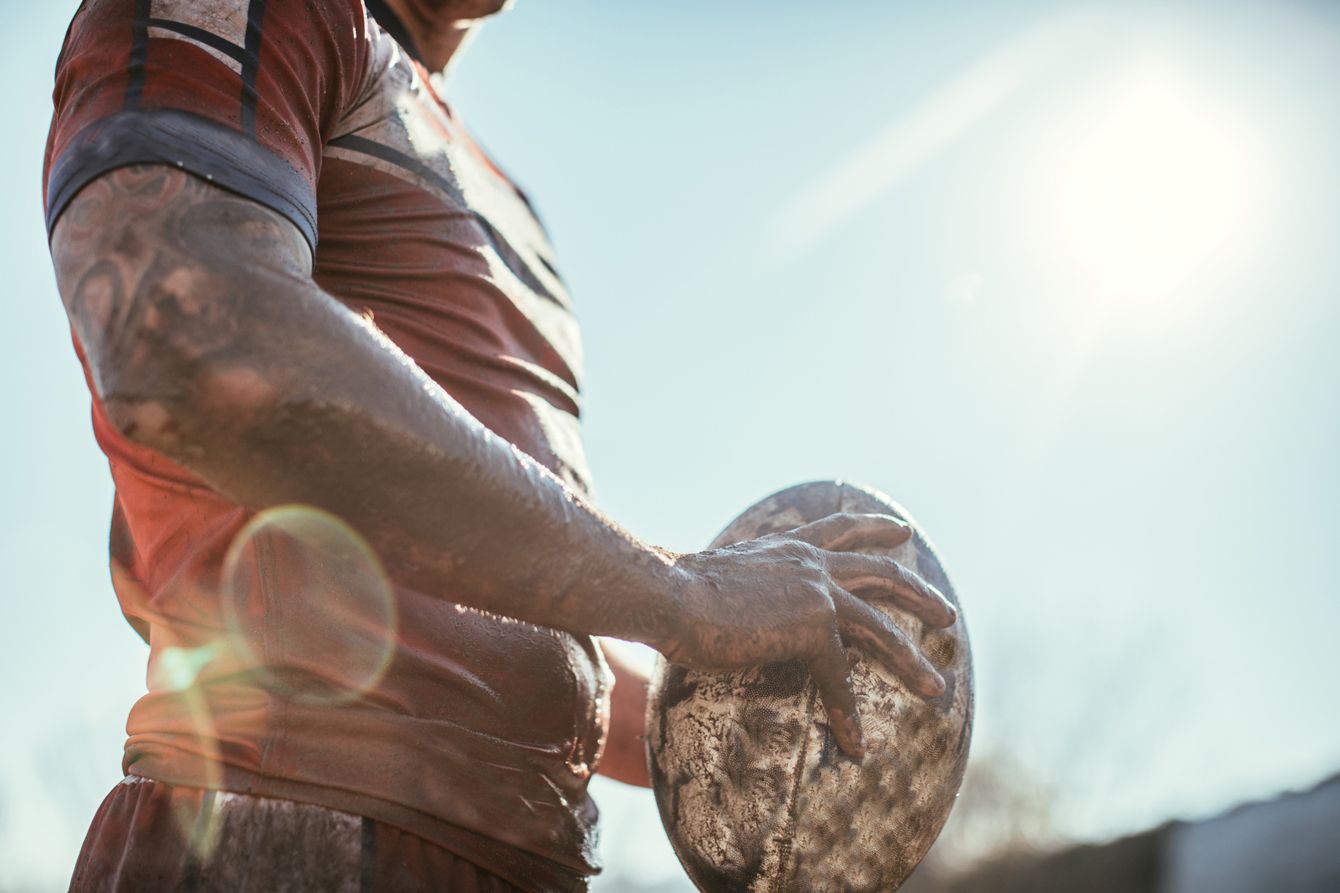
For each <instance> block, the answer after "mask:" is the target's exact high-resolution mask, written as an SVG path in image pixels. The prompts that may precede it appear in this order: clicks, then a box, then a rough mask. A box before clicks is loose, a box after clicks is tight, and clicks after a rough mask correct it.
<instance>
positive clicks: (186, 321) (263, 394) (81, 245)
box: [52, 166, 674, 641]
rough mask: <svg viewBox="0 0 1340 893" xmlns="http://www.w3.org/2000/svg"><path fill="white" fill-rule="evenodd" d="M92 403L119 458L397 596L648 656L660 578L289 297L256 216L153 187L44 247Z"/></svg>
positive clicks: (329, 304)
mask: <svg viewBox="0 0 1340 893" xmlns="http://www.w3.org/2000/svg"><path fill="white" fill-rule="evenodd" d="M52 248H53V256H54V259H55V264H56V270H57V279H58V283H59V286H60V290H61V294H62V296H63V299H64V301H65V304H66V308H67V311H68V313H69V315H70V318H71V321H72V324H73V326H74V330H75V334H76V336H77V338H78V339H79V341H80V343H81V345H82V347H83V349H84V353H85V356H86V358H87V360H88V364H89V368H90V372H91V375H92V378H93V382H94V386H95V388H96V390H97V392H98V396H99V397H100V399H101V400H102V402H103V405H104V407H105V409H106V410H107V414H108V416H109V418H110V419H111V420H112V421H113V423H114V424H115V425H116V426H117V427H118V429H119V430H120V431H121V432H122V433H123V434H124V435H125V436H126V437H129V438H131V439H132V440H135V441H138V442H140V443H142V444H144V445H146V446H149V447H151V448H153V449H155V450H158V451H160V452H162V453H165V454H166V455H168V456H169V457H171V458H173V459H174V460H176V461H177V462H179V463H181V464H183V465H185V466H186V467H187V468H189V469H191V470H192V471H193V472H195V473H196V474H198V475H199V476H200V477H202V478H203V479H204V480H206V481H207V482H208V483H210V484H211V485H212V486H214V487H215V488H216V489H218V490H219V491H220V492H222V493H224V494H226V495H227V496H229V497H230V498H233V499H235V500H237V501H238V502H240V503H242V504H244V505H248V506H251V507H253V508H258V509H259V508H264V507H267V506H272V505H276V504H280V503H285V502H303V503H308V504H312V505H316V506H319V507H321V508H324V509H327V510H329V511H332V512H334V513H336V514H338V515H340V516H342V517H344V518H346V519H347V520H349V521H350V522H351V523H353V524H354V526H355V527H357V528H358V529H359V530H361V531H362V532H363V533H364V535H365V536H367V537H368V539H369V541H370V542H371V543H372V544H373V546H374V547H375V548H376V549H377V550H378V552H379V553H380V554H381V555H382V557H383V559H384V560H385V562H386V563H387V565H388V567H389V568H390V569H392V571H393V573H394V574H395V575H396V576H398V578H399V579H400V580H401V581H402V582H405V583H410V584H414V585H417V586H419V587H420V588H423V589H425V591H439V592H443V593H450V596H451V598H452V599H453V600H455V601H460V602H463V603H466V604H471V605H474V606H476V607H481V608H485V609H488V610H492V611H496V612H498V613H502V614H508V615H511V616H515V617H519V618H522V619H526V620H532V621H534V622H537V623H542V624H545V625H549V626H554V627H559V628H564V629H569V630H573V631H578V632H586V633H607V634H610V635H616V636H621V637H624V638H634V639H640V640H643V641H659V640H662V639H664V638H665V636H666V624H667V623H668V622H669V620H668V618H669V615H668V613H667V607H668V601H669V600H670V599H672V598H673V596H672V592H673V588H674V587H673V586H672V585H671V576H672V568H671V566H670V562H669V560H668V556H667V555H666V554H665V553H662V552H660V551H659V550H655V549H653V548H651V547H649V546H647V545H645V544H643V543H640V542H638V541H636V540H635V539H634V538H632V537H631V536H629V535H628V534H626V533H624V532H623V531H621V530H619V529H618V528H617V527H615V526H614V525H612V524H611V523H610V522H608V521H607V520H605V519H604V518H602V517H601V516H600V515H599V514H598V513H596V512H595V511H594V509H592V508H591V507H590V506H588V505H587V504H585V503H584V502H582V501H581V500H579V499H577V498H576V497H574V496H573V494H572V493H571V492H570V491H568V490H567V489H566V488H565V487H564V486H563V485H562V483H561V482H560V481H559V480H558V479H557V478H556V477H554V476H553V475H552V474H550V473H549V472H548V471H546V470H545V469H543V468H541V467H540V466H539V465H538V464H536V463H535V462H533V461H531V460H529V459H528V458H527V457H525V456H522V455H520V454H519V453H517V451H515V450H513V449H512V448H511V447H510V446H509V445H508V444H506V443H505V442H503V441H502V440H500V439H499V438H497V437H495V436H494V435H493V434H491V433H490V432H488V431H487V430H486V429H484V428H483V426H481V425H480V424H479V423H478V422H477V421H476V420H475V419H473V418H472V417H471V416H470V415H469V414H468V413H466V412H465V411H464V410H463V409H462V408H461V407H460V405H459V404H457V403H456V402H455V401H453V400H452V399H451V398H450V397H449V396H448V395H447V394H446V393H445V392H443V391H442V390H441V388H439V387H438V386H437V385H436V384H434V383H433V382H432V381H431V380H430V379H428V378H427V376H425V375H424V373H423V372H422V371H421V370H420V369H419V368H418V367H417V366H416V365H415V364H414V363H413V362H412V361H410V360H409V359H408V358H407V357H406V356H405V355H404V354H403V353H401V352H400V351H399V350H398V349H396V348H395V347H394V345H392V344H391V343H390V342H389V341H388V340H387V339H386V338H385V337H383V336H382V335H381V334H380V333H379V332H377V331H376V329H375V328H374V327H373V326H372V325H371V324H370V323H368V322H367V321H366V320H364V319H362V318H361V317H359V316H357V315H356V314H354V313H352V312H350V311H349V310H348V309H346V308H345V307H343V306H342V305H341V304H340V303H339V302H338V301H336V300H335V299H334V298H332V297H331V296H329V295H327V294H325V293H324V292H322V291H321V289H320V288H318V287H317V286H316V284H315V283H314V282H313V281H312V279H311V276H310V269H311V259H310V256H309V252H308V249H307V245H306V243H305V242H304V241H303V239H302V237H301V235H300V234H299V233H298V231H297V230H296V228H294V227H293V226H292V225H291V224H289V222H288V221H286V220H284V219H283V218H281V217H280V216H278V215H277V214H275V213H273V212H271V211H269V210H268V209H266V208H264V207H261V206H259V205H256V204H255V203H252V202H250V201H248V200H246V199H243V198H241V197H238V196H235V195H232V194H231V193H228V192H225V191H223V190H221V189H218V188H216V187H214V186H212V185H210V184H207V183H205V182H203V181H201V180H198V179H196V178H194V177H192V176H190V175H188V174H185V173H182V172H179V171H176V170H172V169H170V168H164V167H152V166H151V167H140V168H127V169H123V170H119V171H116V172H113V173H111V174H109V175H107V176H104V177H103V178H101V179H100V180H98V181H97V182H95V183H93V184H91V185H90V186H89V187H87V188H86V189H84V190H83V191H82V192H81V193H80V195H79V196H78V197H77V198H76V199H75V200H74V202H73V203H72V204H71V206H70V208H69V209H68V210H67V211H66V213H65V214H64V215H63V217H62V219H61V221H60V223H59V225H58V226H57V228H56V232H55V234H54V238H53V243H52Z"/></svg>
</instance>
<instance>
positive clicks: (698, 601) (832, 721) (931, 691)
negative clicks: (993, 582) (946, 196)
mask: <svg viewBox="0 0 1340 893" xmlns="http://www.w3.org/2000/svg"><path fill="white" fill-rule="evenodd" d="M911 536H912V529H911V528H910V527H909V526H908V525H906V524H904V523H903V522H901V521H899V520H898V519H896V518H893V517H891V516H889V515H856V514H838V515H830V516H828V517H827V518H822V519H820V520H818V521H814V522H812V523H810V524H806V525H804V526H803V527H798V528H796V529H795V530H791V531H788V532H786V533H776V534H771V535H769V536H764V537H760V538H759V539H756V540H750V541H748V542H744V543H739V544H737V545H734V546H728V547H726V548H724V549H712V550H709V551H706V552H698V553H694V554H689V555H685V556H682V557H681V558H680V559H679V560H678V561H677V562H676V564H677V567H678V569H679V570H680V571H682V572H684V574H685V576H684V577H682V578H681V579H683V580H684V581H685V582H684V588H683V589H682V591H681V592H680V594H679V598H678V599H677V600H676V601H677V602H678V606H679V608H680V610H679V611H678V616H677V618H676V623H675V627H676V632H675V635H674V636H673V639H672V641H670V642H668V643H665V644H664V645H663V646H662V647H661V649H660V650H661V651H662V652H663V653H664V654H665V656H666V658H667V659H669V660H671V661H674V662H675V663H678V664H683V665H684V666H688V667H691V668H693V669H698V670H725V669H739V668H743V667H750V666H756V665H759V664H771V663H780V662H782V661H788V660H800V661H804V662H805V664H806V666H808V667H809V671H810V675H811V676H812V677H813V679H814V682H815V685H816V686H818V689H819V694H820V696H821V697H822V698H823V702H824V707H825V709H826V710H827V712H828V720H829V725H830V727H831V729H832V731H833V735H834V737H835V738H836V739H837V742H838V746H839V747H841V748H842V749H843V751H845V752H846V753H847V754H849V755H850V756H852V757H855V758H858V759H859V758H860V757H861V756H863V755H864V753H865V745H864V741H863V737H862V734H861V724H860V717H859V715H858V713H857V707H856V694H855V692H854V690H853V688H852V681H851V667H850V665H849V664H848V661H847V653H846V650H845V648H844V647H843V643H844V641H845V642H847V643H849V644H852V645H856V646H858V647H860V648H861V650H862V651H863V652H864V653H865V654H866V655H867V656H869V657H870V658H872V659H874V660H877V661H880V662H881V663H883V664H885V665H886V666H887V667H888V668H889V669H891V670H892V671H893V672H894V673H895V674H897V675H898V677H899V678H901V679H902V680H903V682H904V683H906V685H907V686H908V688H909V689H910V690H911V691H913V692H914V693H916V694H918V695H920V696H922V697H925V698H934V697H938V696H939V695H941V694H943V693H944V680H943V679H942V678H941V677H940V674H939V673H938V672H936V670H935V668H934V667H933V666H931V664H930V662H929V661H927V660H926V659H925V657H923V656H922V655H921V654H920V653H919V652H918V651H917V649H916V646H915V645H914V644H913V642H912V641H911V640H909V639H908V637H907V635H906V634H905V633H903V631H902V630H901V629H899V628H898V626H897V625H896V624H895V623H894V622H893V621H892V620H891V619H890V618H889V617H888V616H887V615H886V614H884V613H883V612H882V611H880V610H878V609H877V608H875V607H873V606H871V605H869V604H867V603H866V602H865V601H864V600H863V599H862V598H861V597H858V596H864V597H868V598H880V599H889V600H890V601H892V602H893V603H894V604H896V605H897V606H898V607H900V608H902V609H904V610H906V611H908V612H909V613H911V614H912V615H914V616H916V617H918V618H920V619H921V620H922V621H923V622H925V623H927V624H929V625H930V626H935V627H947V626H952V625H953V624H954V622H955V620H956V619H957V615H956V613H955V611H954V608H953V606H952V605H951V604H950V603H949V602H948V601H947V600H946V599H945V597H944V596H943V595H941V594H940V592H939V591H938V590H936V589H935V587H934V586H932V585H930V584H929V583H927V582H926V581H925V580H923V579H921V578H920V577H919V576H917V575H916V574H915V573H913V572H912V571H911V570H908V569H907V568H906V567H903V566H902V565H900V564H898V562H896V561H894V560H893V559H892V558H887V557H883V556H875V555H863V554H860V553H859V552H855V551H852V550H856V549H861V548H866V547H874V546H883V547H892V546H898V545H901V544H902V543H904V542H906V541H907V540H908V539H910V538H911Z"/></svg>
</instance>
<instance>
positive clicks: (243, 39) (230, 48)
mask: <svg viewBox="0 0 1340 893" xmlns="http://www.w3.org/2000/svg"><path fill="white" fill-rule="evenodd" d="M367 56H368V52H367V26H366V14H365V13H364V11H363V5H362V3H361V2H360V0H86V2H85V3H84V4H83V6H81V7H80V10H79V12H78V13H76V15H75V18H74V21H73V22H72V23H71V25H70V31H69V34H68V35H67V36H66V39H65V45H64V47H63V48H62V50H61V55H60V59H59V60H58V62H57V64H56V86H55V92H54V95H53V100H54V104H55V113H54V117H53V119H52V124H51V131H50V134H49V136H48V140H47V154H46V163H45V175H44V183H43V193H44V198H45V202H46V218H47V232H48V234H50V232H51V231H52V229H54V227H55V225H56V221H57V219H58V218H59V217H60V214H61V212H62V211H63V210H64V209H65V207H66V206H67V205H68V204H69V202H70V200H71V199H72V198H73V197H74V196H75V194H76V193H78V192H79V190H80V189H82V188H83V187H84V186H85V185H87V184H88V183H89V182H90V181H92V180H94V179H95V178H97V177H99V176H101V175H102V174H104V173H107V172H108V171H111V170H113V169H115V168H118V167H124V166H126V165H132V164H167V165H172V166H174V167H178V168H181V169H183V170H186V171H189V172H190V173H192V174H195V175H196V176H198V177H201V178H202V179H205V180H208V181H210V182H212V183H214V184H215V185H217V186H221V187H223V188H224V189H228V190H230V191H232V192H235V193H238V194H240V195H243V196H245V197H247V198H249V199H252V200H254V201H256V202H259V203H260V204H262V205H265V206H266V207H269V208H271V209H272V210H274V211H276V212H278V213H279V214H282V215H283V216H284V217H286V218H288V219H289V220H291V221H292V222H293V223H294V225H296V226H297V227H298V229H299V230H301V231H302V233H303V235H304V236H306V238H307V241H308V243H309V244H311V245H312V246H315V244H316V234H317V215H316V182H317V177H318V176H319V173H320V165H321V153H322V148H323V146H324V144H325V137H326V135H327V134H329V133H330V132H331V130H332V129H333V128H334V126H335V125H336V124H337V122H338V121H339V119H340V117H341V116H342V115H343V114H344V113H345V111H346V110H347V108H348V107H349V106H350V104H351V103H353V102H354V101H355V100H356V98H357V96H358V94H359V90H360V88H361V85H362V82H363V81H365V80H366V78H367V72H366V69H367V66H368V62H367Z"/></svg>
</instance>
